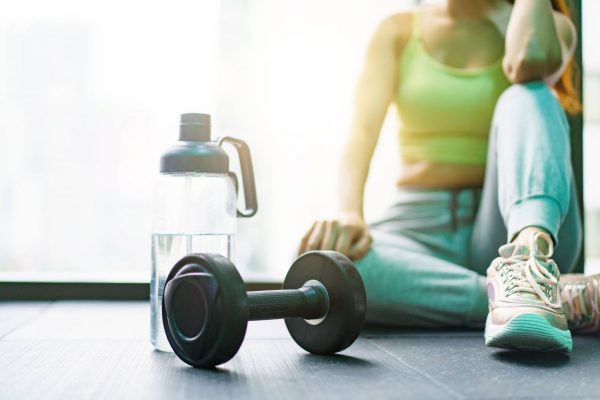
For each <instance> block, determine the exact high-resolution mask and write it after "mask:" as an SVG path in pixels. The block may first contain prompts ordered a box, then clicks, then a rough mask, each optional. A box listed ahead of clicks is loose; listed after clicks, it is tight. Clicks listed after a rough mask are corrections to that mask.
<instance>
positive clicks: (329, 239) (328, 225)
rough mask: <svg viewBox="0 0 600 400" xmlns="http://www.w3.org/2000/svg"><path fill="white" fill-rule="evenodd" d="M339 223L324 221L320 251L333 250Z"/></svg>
mask: <svg viewBox="0 0 600 400" xmlns="http://www.w3.org/2000/svg"><path fill="white" fill-rule="evenodd" d="M339 228H340V226H339V223H338V222H337V221H326V222H325V227H324V229H323V240H322V241H321V247H320V250H333V249H335V243H336V241H337V238H338V235H339V233H340V232H339Z"/></svg>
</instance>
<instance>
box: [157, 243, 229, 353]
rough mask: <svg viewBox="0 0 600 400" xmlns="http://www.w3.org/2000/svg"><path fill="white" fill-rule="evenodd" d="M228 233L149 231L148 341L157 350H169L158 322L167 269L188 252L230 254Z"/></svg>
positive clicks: (162, 329) (169, 347)
mask: <svg viewBox="0 0 600 400" xmlns="http://www.w3.org/2000/svg"><path fill="white" fill-rule="evenodd" d="M232 243H233V235H230V234H187V233H186V234H164V233H160V234H153V235H152V276H151V280H150V340H151V342H152V344H153V345H154V347H155V348H156V349H158V350H161V351H172V350H171V346H170V345H169V343H168V341H167V337H166V336H165V331H164V328H163V323H162V294H163V290H164V285H165V280H166V279H167V276H168V274H169V271H170V270H171V268H172V267H173V265H175V263H176V262H177V261H179V260H180V259H181V258H182V257H184V256H185V255H187V254H190V253H218V254H221V255H223V256H225V257H227V258H230V256H231V254H232Z"/></svg>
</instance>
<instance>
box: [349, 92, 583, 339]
mask: <svg viewBox="0 0 600 400" xmlns="http://www.w3.org/2000/svg"><path fill="white" fill-rule="evenodd" d="M570 157H571V155H570V144H569V126H568V123H567V119H566V116H565V113H564V111H563V110H562V108H561V107H560V104H559V103H558V101H557V100H556V98H555V97H554V96H553V95H552V93H551V91H550V90H549V88H548V87H547V86H546V85H545V84H544V83H542V82H531V83H527V84H518V85H513V86H511V87H510V88H508V89H507V90H506V91H505V92H504V93H503V94H502V96H501V97H500V99H499V100H498V102H497V104H496V109H495V112H494V118H493V121H492V127H491V132H490V141H489V146H488V157H487V166H486V174H485V181H484V185H483V188H465V189H433V190H429V189H420V188H400V189H398V191H397V193H396V195H395V199H393V203H392V205H391V206H390V207H389V208H388V209H387V210H386V212H385V213H384V214H383V216H382V217H381V218H380V219H378V220H376V221H373V222H372V223H371V224H370V226H371V231H372V235H373V246H372V248H371V250H369V252H368V253H367V255H366V256H365V257H364V258H363V259H362V260H359V261H358V262H357V263H356V265H357V267H358V269H359V271H360V274H361V276H362V278H363V280H364V283H365V287H366V290H367V321H368V322H370V323H377V324H385V325H394V326H414V327H434V326H469V325H477V324H478V323H480V322H483V321H484V320H485V317H486V315H487V312H488V305H487V295H486V290H485V271H486V269H487V267H488V266H489V264H490V262H491V261H492V260H493V259H494V258H495V257H497V256H498V247H500V246H501V245H502V244H504V243H506V242H507V241H510V240H511V239H512V238H513V237H514V235H516V234H517V233H518V232H519V231H520V230H521V229H523V228H525V227H528V226H538V227H542V228H544V229H546V230H547V231H549V232H550V233H551V235H552V238H553V240H554V242H555V244H556V249H555V254H554V259H555V261H556V262H557V264H558V266H559V268H560V270H561V272H563V273H565V272H568V271H570V270H571V269H572V268H573V267H574V264H575V262H576V260H577V258H578V256H579V253H580V249H581V217H580V214H579V208H578V205H577V197H576V196H577V194H576V191H575V186H574V181H573V171H572V167H571V160H570Z"/></svg>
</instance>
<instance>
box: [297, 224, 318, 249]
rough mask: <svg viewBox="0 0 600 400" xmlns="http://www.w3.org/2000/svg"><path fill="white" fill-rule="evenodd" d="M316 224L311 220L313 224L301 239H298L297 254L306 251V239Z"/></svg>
mask: <svg viewBox="0 0 600 400" xmlns="http://www.w3.org/2000/svg"><path fill="white" fill-rule="evenodd" d="M316 225H317V222H313V224H312V225H311V226H310V228H309V229H308V230H307V231H306V233H305V234H304V236H302V239H301V240H300V245H299V246H298V255H301V254H302V253H304V252H305V251H306V244H307V243H308V239H309V238H310V235H312V232H313V230H314V229H315V226H316Z"/></svg>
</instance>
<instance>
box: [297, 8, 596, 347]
mask: <svg viewBox="0 0 600 400" xmlns="http://www.w3.org/2000/svg"><path fill="white" fill-rule="evenodd" d="M566 14H567V8H566V7H565V5H564V3H563V1H562V0H553V1H550V0H536V1H531V0H515V1H514V3H512V2H506V1H504V0H448V1H447V3H446V4H440V5H433V6H428V7H425V8H421V9H419V10H417V11H415V12H406V13H400V14H397V15H393V16H391V17H389V18H387V19H386V20H384V21H383V22H382V23H381V24H380V25H379V27H378V29H377V31H376V32H375V34H374V36H373V38H372V40H371V43H370V45H369V49H368V52H367V56H366V61H365V65H364V69H363V72H362V75H361V78H360V81H359V83H358V88H357V92H356V100H355V107H354V117H353V124H352V131H351V132H350V135H349V137H348V140H347V143H346V146H345V150H344V153H343V157H342V168H340V171H341V174H340V176H339V191H338V193H339V202H338V205H339V215H337V216H336V218H334V219H331V220H326V221H318V222H315V223H314V224H313V226H312V227H311V228H310V230H309V231H308V232H307V234H306V235H305V236H304V238H303V239H302V242H301V244H300V249H299V252H300V253H302V252H305V251H309V250H317V249H321V250H337V251H340V252H342V253H344V254H346V255H347V256H349V257H350V258H351V259H353V260H355V262H356V265H357V267H358V269H359V271H360V273H361V276H362V278H363V280H364V283H365V287H366V290H367V296H368V306H367V320H368V321H369V322H372V323H380V324H388V325H396V326H420V327H424V326H464V325H472V324H479V323H481V322H483V321H486V326H485V340H486V344H487V345H489V346H496V347H506V348H518V349H535V350H558V351H571V349H572V340H571V333H570V331H569V327H571V328H572V329H583V328H588V329H589V328H590V326H591V327H592V328H595V327H597V324H598V321H599V320H600V318H599V315H598V292H597V288H598V281H599V280H600V279H598V278H582V277H580V278H578V279H577V280H578V281H582V282H577V283H567V284H563V285H562V286H559V282H558V281H559V277H560V272H563V273H564V272H568V271H570V270H571V269H572V268H573V266H574V263H575V261H576V260H577V258H578V256H579V252H580V248H581V221H580V215H579V211H578V207H577V199H576V192H575V189H574V183H573V172H572V167H571V163H570V150H569V133H568V129H569V128H568V124H567V120H566V117H565V112H564V110H566V111H567V112H571V113H577V112H580V111H581V110H580V108H581V105H580V103H579V102H578V93H577V92H576V90H575V89H574V85H573V82H572V79H573V76H572V71H573V68H572V61H571V59H572V56H573V53H574V49H575V47H576V31H575V29H574V27H573V24H572V23H571V21H570V19H569V18H568V15H566ZM390 103H395V105H396V107H397V110H398V113H399V116H400V120H401V126H402V127H401V129H400V133H399V144H400V146H399V150H400V158H401V161H402V167H403V168H402V173H401V174H400V176H399V178H398V181H397V182H398V191H397V193H396V198H395V199H393V200H394V201H393V205H392V206H391V207H390V208H389V209H388V210H387V212H386V213H385V215H384V217H383V218H381V219H380V220H378V221H375V222H373V223H371V224H370V225H369V226H368V225H367V224H366V223H365V221H364V219H363V213H362V208H363V203H362V201H363V191H364V186H365V181H366V178H367V175H368V170H369V164H370V161H371V157H372V154H373V150H374V148H375V145H376V142H377V139H378V135H379V131H380V128H381V126H382V123H383V119H384V117H385V115H386V111H387V109H388V106H389V105H390ZM558 243H560V247H557V252H556V254H555V260H556V262H555V261H554V260H553V259H552V256H553V248H554V247H555V246H557V244H558ZM498 252H499V253H500V257H497V255H498ZM559 270H560V272H559ZM486 273H487V279H486V277H484V276H483V275H484V274H486ZM561 296H562V303H563V304H564V305H563V304H561ZM488 311H489V312H488Z"/></svg>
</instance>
